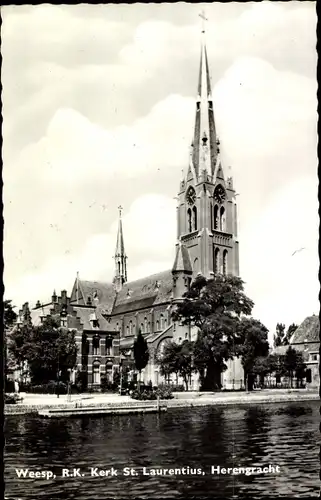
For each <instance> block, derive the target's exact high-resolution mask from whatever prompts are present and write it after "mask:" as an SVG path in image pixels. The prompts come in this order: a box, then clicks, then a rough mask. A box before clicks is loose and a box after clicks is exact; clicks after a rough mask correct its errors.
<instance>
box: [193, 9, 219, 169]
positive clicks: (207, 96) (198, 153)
mask: <svg viewBox="0 0 321 500" xmlns="http://www.w3.org/2000/svg"><path fill="white" fill-rule="evenodd" d="M200 17H201V18H202V20H203V26H202V34H201V37H202V39H201V57H200V69H199V77H198V87H197V99H196V115H195V128H194V138H193V145H194V150H193V164H194V168H195V171H196V173H197V176H199V175H200V174H201V173H202V171H204V170H205V171H206V172H207V173H208V174H209V175H214V169H215V162H216V157H217V154H218V151H217V136H216V129H215V120H214V111H213V98H212V88H211V79H210V73H209V65H208V58H207V50H206V42H205V25H204V21H205V20H207V19H206V17H205V15H204V13H202V14H200Z"/></svg>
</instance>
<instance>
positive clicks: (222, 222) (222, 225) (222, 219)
mask: <svg viewBox="0 0 321 500" xmlns="http://www.w3.org/2000/svg"><path fill="white" fill-rule="evenodd" d="M220 230H221V231H225V208H224V207H221V210H220Z"/></svg>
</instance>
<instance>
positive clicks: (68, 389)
mask: <svg viewBox="0 0 321 500" xmlns="http://www.w3.org/2000/svg"><path fill="white" fill-rule="evenodd" d="M67 372H68V385H67V401H70V400H71V393H70V374H71V368H68V370H67Z"/></svg>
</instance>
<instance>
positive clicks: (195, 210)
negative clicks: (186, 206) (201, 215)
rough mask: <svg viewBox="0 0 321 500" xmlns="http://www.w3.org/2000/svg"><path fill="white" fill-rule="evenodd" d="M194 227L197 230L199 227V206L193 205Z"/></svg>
mask: <svg viewBox="0 0 321 500" xmlns="http://www.w3.org/2000/svg"><path fill="white" fill-rule="evenodd" d="M193 229H194V231H196V229H197V208H196V207H193Z"/></svg>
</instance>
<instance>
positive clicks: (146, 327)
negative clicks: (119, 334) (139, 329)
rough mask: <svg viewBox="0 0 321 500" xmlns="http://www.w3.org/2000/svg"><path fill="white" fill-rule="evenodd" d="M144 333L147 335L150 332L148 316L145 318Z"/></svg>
mask: <svg viewBox="0 0 321 500" xmlns="http://www.w3.org/2000/svg"><path fill="white" fill-rule="evenodd" d="M144 331H145V333H147V332H148V322H147V318H146V316H145V318H144Z"/></svg>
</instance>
